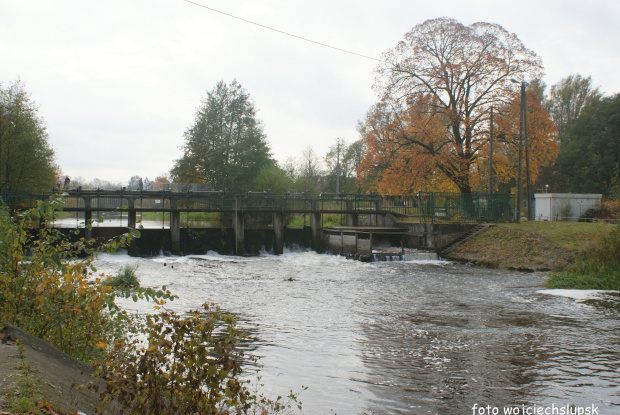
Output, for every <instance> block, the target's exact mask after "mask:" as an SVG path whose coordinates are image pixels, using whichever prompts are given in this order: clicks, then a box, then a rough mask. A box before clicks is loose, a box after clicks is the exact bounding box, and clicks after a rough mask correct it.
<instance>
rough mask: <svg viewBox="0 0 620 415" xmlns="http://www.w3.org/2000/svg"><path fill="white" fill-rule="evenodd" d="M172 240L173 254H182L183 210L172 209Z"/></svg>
mask: <svg viewBox="0 0 620 415" xmlns="http://www.w3.org/2000/svg"><path fill="white" fill-rule="evenodd" d="M170 241H171V245H172V247H171V248H172V254H173V255H179V254H181V212H179V211H177V210H171V211H170Z"/></svg>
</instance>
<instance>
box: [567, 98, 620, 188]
mask: <svg viewBox="0 0 620 415" xmlns="http://www.w3.org/2000/svg"><path fill="white" fill-rule="evenodd" d="M618 137H620V94H616V95H614V96H612V97H605V98H601V99H595V100H592V101H591V102H590V103H588V104H587V105H585V106H584V107H583V109H582V110H581V111H580V115H579V116H578V117H577V118H576V119H575V120H574V121H573V122H571V123H569V124H568V126H567V128H566V130H565V134H564V140H563V141H562V145H561V146H560V153H559V155H558V161H557V165H558V170H559V175H560V180H561V183H562V186H563V187H562V190H564V191H568V192H576V193H602V194H604V195H605V196H617V194H616V193H617V192H618V190H619V187H620V182H619V180H620V140H619V139H618Z"/></svg>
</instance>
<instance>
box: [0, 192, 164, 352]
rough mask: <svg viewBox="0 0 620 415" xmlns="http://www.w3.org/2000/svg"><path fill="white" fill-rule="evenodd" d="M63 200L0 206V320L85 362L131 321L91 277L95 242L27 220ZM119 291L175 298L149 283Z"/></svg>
mask: <svg viewBox="0 0 620 415" xmlns="http://www.w3.org/2000/svg"><path fill="white" fill-rule="evenodd" d="M62 203H63V202H62V199H60V198H56V197H55V198H52V199H51V200H50V201H48V202H45V203H40V204H39V206H38V207H37V208H34V209H30V210H28V211H26V212H24V214H22V215H16V216H11V215H10V214H9V212H8V210H7V209H6V208H5V207H2V208H0V320H2V321H4V322H7V323H11V324H13V325H15V326H18V327H21V328H22V329H24V330H26V331H28V332H30V333H31V334H33V335H35V336H37V337H39V338H41V339H43V340H46V341H48V342H49V343H51V344H52V345H54V346H56V347H57V348H59V349H60V350H62V351H63V352H65V353H67V354H69V355H71V356H73V357H76V358H77V359H80V360H83V361H86V362H91V361H94V360H97V359H100V358H102V357H103V355H104V354H105V348H106V347H107V345H108V344H111V343H112V342H113V340H114V339H118V338H121V339H122V338H123V336H124V334H125V333H126V330H127V326H128V325H129V324H131V322H130V320H129V319H128V317H127V315H126V313H124V312H122V311H121V310H120V309H119V308H118V307H117V306H116V304H115V303H114V300H115V297H116V296H117V295H118V294H117V293H115V292H114V290H113V289H112V288H111V287H110V286H107V285H106V284H104V281H103V280H102V279H101V278H100V277H97V276H96V271H97V270H96V269H95V267H94V266H93V260H94V258H93V253H94V252H95V251H96V249H95V243H94V241H92V240H85V239H84V238H82V239H79V240H77V241H75V242H72V241H71V240H70V237H69V236H65V235H63V234H62V233H60V232H59V231H58V230H56V229H49V228H46V227H40V228H38V229H34V228H32V227H31V226H30V225H31V224H33V223H39V222H43V223H44V222H46V221H48V220H49V219H50V218H51V217H52V215H53V213H54V211H56V210H58V209H59V208H60V207H61V206H62ZM138 235H139V234H138V233H137V232H134V233H130V234H127V235H124V236H122V237H120V238H118V239H116V240H112V241H109V242H108V243H105V244H103V245H102V246H100V247H99V248H98V249H101V250H106V251H110V252H112V251H114V250H116V249H117V248H119V247H121V246H125V245H126V244H127V243H128V242H129V241H130V240H131V239H132V238H134V237H136V236H138ZM70 236H77V231H76V232H75V233H74V235H70ZM122 295H123V296H125V297H128V296H130V295H133V296H135V299H136V300H137V298H138V297H142V298H148V299H150V298H169V299H170V298H173V297H172V295H171V294H170V292H168V291H166V290H163V291H156V290H152V289H147V290H140V291H138V292H136V293H133V294H130V293H129V292H126V293H123V294H122Z"/></svg>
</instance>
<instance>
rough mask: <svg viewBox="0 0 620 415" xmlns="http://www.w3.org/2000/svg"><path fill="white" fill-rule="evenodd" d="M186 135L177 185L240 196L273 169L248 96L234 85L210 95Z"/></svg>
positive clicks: (219, 86)
mask: <svg viewBox="0 0 620 415" xmlns="http://www.w3.org/2000/svg"><path fill="white" fill-rule="evenodd" d="M184 135H185V144H184V145H183V147H182V149H183V156H182V157H181V158H180V159H178V160H176V162H175V165H174V167H173V168H172V170H171V172H170V173H171V175H172V177H173V179H174V180H175V181H181V182H194V183H206V184H207V185H208V186H209V187H210V188H211V189H213V190H228V191H229V192H235V193H239V192H244V191H247V190H250V189H251V188H252V182H253V180H254V178H255V177H257V175H258V173H259V172H260V171H261V169H262V168H263V167H266V166H271V165H274V161H273V159H272V158H271V154H270V151H269V146H268V144H267V141H266V137H265V134H264V132H263V129H262V126H261V124H260V121H258V120H257V119H256V109H255V107H254V104H253V102H252V100H251V99H250V95H249V94H248V93H247V92H246V91H245V90H244V89H243V88H242V87H241V85H240V84H238V83H237V82H236V81H233V82H232V84H230V85H227V84H226V83H224V81H220V82H219V83H218V84H217V85H216V86H215V88H214V89H213V90H212V91H209V92H207V96H206V98H204V99H203V101H202V105H201V107H200V108H199V109H198V111H197V112H196V117H195V120H194V124H193V125H192V126H191V127H189V128H188V129H187V130H186V131H185V134H184Z"/></svg>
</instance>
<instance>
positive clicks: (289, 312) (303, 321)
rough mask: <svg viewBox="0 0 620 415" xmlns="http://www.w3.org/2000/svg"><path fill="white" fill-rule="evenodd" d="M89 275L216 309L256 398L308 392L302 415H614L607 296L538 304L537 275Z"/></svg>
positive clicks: (289, 265)
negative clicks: (231, 332)
mask: <svg viewBox="0 0 620 415" xmlns="http://www.w3.org/2000/svg"><path fill="white" fill-rule="evenodd" d="M96 265H97V268H98V269H99V271H104V272H108V273H110V274H115V273H116V272H117V271H118V270H119V269H120V268H122V267H123V266H125V265H134V266H138V269H137V274H138V275H139V277H140V279H141V283H142V285H143V286H151V287H160V286H162V285H166V286H168V287H169V288H170V289H171V291H173V293H175V294H177V295H178V296H179V297H180V298H179V299H178V300H175V301H173V302H171V303H169V304H168V307H169V308H171V309H174V310H177V311H187V310H191V309H197V308H199V307H200V305H201V304H202V303H204V302H215V303H217V304H219V305H221V306H222V307H223V309H224V310H226V311H228V312H231V313H233V314H235V315H236V317H237V318H238V320H239V322H240V325H241V326H242V327H243V328H244V329H246V330H248V331H249V333H250V336H251V337H252V338H254V341H253V343H252V345H251V352H252V353H253V354H255V355H257V356H261V357H262V358H261V360H260V364H261V365H262V369H261V374H262V380H263V382H264V383H265V385H266V386H265V387H264V389H263V392H264V393H266V394H268V395H273V396H276V395H278V394H287V393H288V392H289V389H292V390H293V391H297V390H299V389H300V388H301V386H302V385H305V386H308V390H306V391H304V392H303V393H302V394H301V396H300V400H301V401H302V402H303V409H304V413H305V414H330V413H337V414H340V415H343V414H359V413H363V412H367V413H373V412H374V413H377V414H436V413H438V414H471V413H474V409H472V408H473V406H474V404H477V405H478V407H477V408H479V407H480V406H486V405H490V407H489V409H490V410H491V411H492V410H493V408H498V410H500V411H503V410H504V409H503V408H504V407H514V405H525V406H523V407H520V408H522V409H528V408H532V407H533V406H534V405H537V406H539V407H542V406H544V407H546V408H550V407H552V406H553V405H555V406H556V407H560V406H565V405H567V404H573V405H575V406H576V407H577V408H585V407H588V408H591V405H594V406H595V407H596V408H597V410H598V413H600V414H616V415H617V414H620V319H619V318H620V295H619V294H618V293H609V292H608V293H604V292H603V293H599V292H594V293H592V292H589V293H583V292H579V293H580V295H582V297H583V298H579V297H578V298H572V297H574V294H575V292H572V291H570V292H564V291H543V290H542V288H541V284H542V282H543V280H544V278H545V275H544V274H527V273H517V272H511V271H504V270H495V269H484V268H474V267H469V266H465V265H461V264H455V263H451V262H443V261H403V262H388V263H385V262H383V263H381V262H373V263H362V262H357V261H351V260H346V259H344V258H342V257H338V256H329V255H320V254H316V253H313V252H288V253H285V254H284V255H281V256H273V255H262V256H259V257H250V258H245V257H231V256H219V255H217V254H212V255H211V254H208V255H204V256H187V257H163V256H162V257H156V258H132V257H129V256H127V255H125V254H116V255H102V256H100V257H99V259H98V260H97V261H96ZM558 294H559V295H558ZM588 298H589V299H588ZM122 306H123V307H125V308H128V309H132V310H138V311H140V312H147V311H149V310H150V309H151V307H152V306H151V305H150V304H144V303H133V302H131V301H126V302H125V301H123V302H122ZM534 409H535V407H534ZM564 409H565V408H564ZM477 413H489V412H477ZM500 413H503V412H500Z"/></svg>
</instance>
